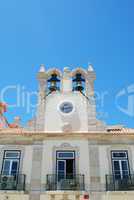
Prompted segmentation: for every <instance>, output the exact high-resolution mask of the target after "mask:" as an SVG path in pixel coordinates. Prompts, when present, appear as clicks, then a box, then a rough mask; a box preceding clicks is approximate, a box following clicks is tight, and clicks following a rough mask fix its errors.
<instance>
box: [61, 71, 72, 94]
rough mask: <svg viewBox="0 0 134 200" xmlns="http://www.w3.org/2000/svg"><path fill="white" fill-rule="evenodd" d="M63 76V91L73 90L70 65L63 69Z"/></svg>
mask: <svg viewBox="0 0 134 200" xmlns="http://www.w3.org/2000/svg"><path fill="white" fill-rule="evenodd" d="M63 71H64V72H63V78H62V92H64V93H65V92H71V91H72V79H71V77H70V74H71V73H70V70H69V68H68V67H65V68H64V70H63Z"/></svg>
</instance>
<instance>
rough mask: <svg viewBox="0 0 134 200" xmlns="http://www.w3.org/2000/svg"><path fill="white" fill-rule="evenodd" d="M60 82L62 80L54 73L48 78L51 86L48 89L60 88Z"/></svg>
mask: <svg viewBox="0 0 134 200" xmlns="http://www.w3.org/2000/svg"><path fill="white" fill-rule="evenodd" d="M58 82H60V80H59V79H58V78H57V74H52V75H51V78H50V79H48V83H50V86H49V88H48V89H49V90H50V91H51V92H53V91H56V90H59V88H58V86H57V84H58Z"/></svg>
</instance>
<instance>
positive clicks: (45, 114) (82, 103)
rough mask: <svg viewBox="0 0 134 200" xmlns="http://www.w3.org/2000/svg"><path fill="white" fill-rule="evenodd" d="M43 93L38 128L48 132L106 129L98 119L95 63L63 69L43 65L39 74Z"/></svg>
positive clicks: (41, 92)
mask: <svg viewBox="0 0 134 200" xmlns="http://www.w3.org/2000/svg"><path fill="white" fill-rule="evenodd" d="M37 78H38V81H39V97H38V101H39V103H38V109H37V120H36V128H37V130H40V131H45V132H48V133H53V132H71V133H73V132H83V133H86V132H89V131H93V130H98V129H104V125H103V123H102V122H100V121H98V120H97V119H96V105H95V98H94V80H95V79H96V74H95V71H94V69H93V66H92V65H89V66H88V69H87V70H85V69H83V68H81V67H79V68H76V69H74V70H73V71H70V69H69V68H68V67H65V68H64V70H63V73H62V72H61V71H60V70H58V69H57V68H52V69H50V70H48V71H47V72H46V71H45V68H44V66H42V65H41V68H40V71H39V73H38V75H37Z"/></svg>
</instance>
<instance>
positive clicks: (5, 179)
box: [0, 174, 26, 191]
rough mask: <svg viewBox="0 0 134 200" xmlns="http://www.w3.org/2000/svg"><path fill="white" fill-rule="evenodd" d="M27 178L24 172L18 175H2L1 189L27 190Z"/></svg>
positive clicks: (0, 178)
mask: <svg viewBox="0 0 134 200" xmlns="http://www.w3.org/2000/svg"><path fill="white" fill-rule="evenodd" d="M25 179H26V176H25V175H24V174H17V175H2V174H1V175H0V190H16V191H24V190H25Z"/></svg>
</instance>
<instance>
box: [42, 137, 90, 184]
mask: <svg viewBox="0 0 134 200" xmlns="http://www.w3.org/2000/svg"><path fill="white" fill-rule="evenodd" d="M64 143H68V144H69V145H70V146H71V148H70V150H73V147H74V150H75V149H76V148H77V149H78V150H79V154H78V156H79V162H78V166H77V167H76V168H78V172H77V173H78V174H84V175H85V185H86V187H87V188H88V185H89V151H88V141H86V140H75V141H71V140H66V141H65V140H63V141H62V140H60V141H58V140H54V141H44V150H43V159H42V184H44V183H45V181H46V175H47V174H55V173H56V172H55V169H56V163H55V162H54V161H55V158H54V155H55V154H54V152H53V151H54V147H60V146H61V145H62V144H64ZM60 149H61V150H66V148H63V147H61V148H60ZM58 150H59V149H58ZM76 164H77V163H76ZM53 165H54V166H53Z"/></svg>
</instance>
